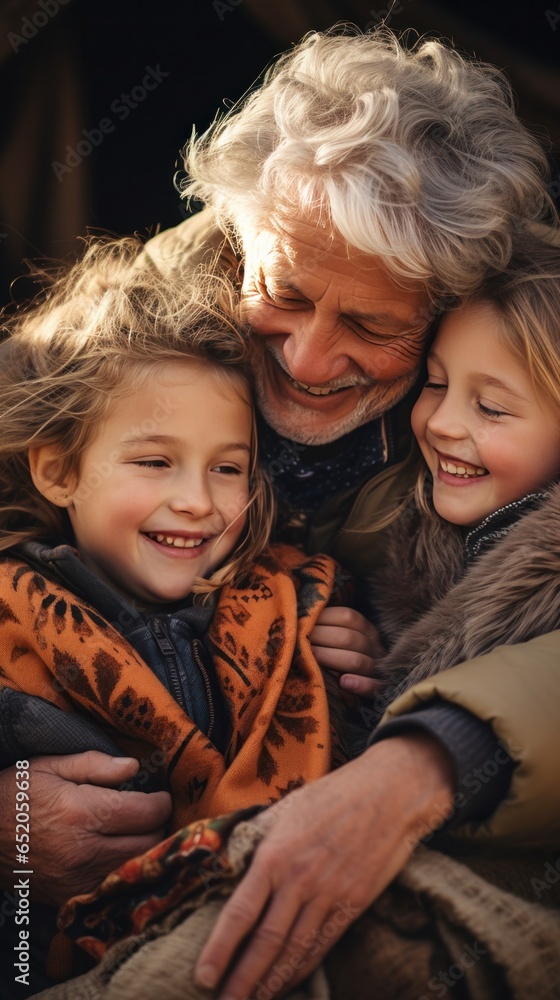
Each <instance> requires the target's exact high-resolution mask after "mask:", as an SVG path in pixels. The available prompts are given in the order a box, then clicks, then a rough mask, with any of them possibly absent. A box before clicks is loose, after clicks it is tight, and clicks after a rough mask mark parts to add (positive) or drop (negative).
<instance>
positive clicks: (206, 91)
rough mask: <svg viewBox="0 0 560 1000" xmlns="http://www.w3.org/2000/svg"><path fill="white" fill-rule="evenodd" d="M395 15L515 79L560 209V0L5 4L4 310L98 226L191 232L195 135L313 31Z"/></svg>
mask: <svg viewBox="0 0 560 1000" xmlns="http://www.w3.org/2000/svg"><path fill="white" fill-rule="evenodd" d="M548 4H550V6H548ZM383 19H385V22H386V23H387V24H388V25H390V27H392V28H394V29H395V30H397V31H403V30H405V29H407V28H414V29H416V31H417V32H419V33H421V34H424V33H426V34H436V35H443V36H445V37H446V38H448V39H451V40H452V41H453V42H454V43H455V45H457V46H458V47H459V48H460V49H461V50H462V51H463V52H466V53H469V54H476V56H477V57H479V58H481V59H484V60H488V61H490V62H492V63H495V64H496V65H498V66H500V67H501V68H503V69H505V71H506V72H507V74H508V76H509V78H510V80H511V81H512V84H513V87H514V90H515V92H516V94H517V97H518V103H519V113H520V116H521V117H522V119H523V120H524V121H525V122H526V123H528V124H530V125H531V127H532V128H533V130H534V131H535V132H536V134H537V135H538V136H539V138H540V139H541V141H542V142H543V143H544V144H545V146H546V149H547V151H548V153H549V156H550V159H551V165H552V183H551V193H552V194H553V196H555V197H556V198H557V200H558V196H559V195H560V161H559V157H558V151H559V149H560V114H559V110H560V66H559V60H558V53H559V50H560V0H523V2H518V3H515V2H513V3H512V2H508V0H469V2H468V3H466V2H464V0H463V2H459V0H396V2H393V0H346V2H338V0H282V3H278V4H276V3H266V2H265V0H194V2H184V3H178V2H177V0H174V2H173V0H136V2H134V0H0V78H1V100H0V122H1V128H0V259H1V265H0V301H1V302H6V301H7V300H8V299H9V298H10V296H12V297H13V298H16V299H21V298H22V297H25V293H26V281H25V279H24V278H21V277H19V278H18V280H17V281H15V282H14V278H17V277H18V276H20V275H23V274H24V272H25V270H26V268H25V266H24V263H23V261H24V259H25V258H30V259H40V258H44V257H49V258H52V257H55V258H60V257H65V256H68V255H71V254H73V253H75V252H76V250H77V248H78V247H79V244H78V241H77V239H76V237H77V236H79V235H83V234H85V233H86V232H87V231H97V230H101V231H103V232H105V231H111V232H113V233H115V234H126V233H131V232H139V233H141V234H142V235H148V234H149V233H154V232H156V231H157V228H158V227H161V228H166V227H169V226H173V225H176V224H177V223H178V222H180V221H181V218H183V217H184V214H185V212H184V208H183V206H182V203H181V202H180V199H179V195H178V193H177V191H176V190H175V188H174V186H173V176H174V172H175V169H176V167H177V166H180V149H181V146H182V145H183V143H184V142H185V140H186V138H187V137H188V136H189V134H190V132H191V130H192V128H193V126H194V127H196V129H197V130H202V129H204V128H205V127H206V126H207V125H208V124H209V123H210V121H211V119H212V118H213V116H214V114H215V112H216V110H218V109H219V108H221V109H223V108H224V107H225V106H228V105H229V104H230V103H232V102H234V101H235V100H237V99H238V98H239V97H240V96H241V95H242V94H243V92H244V91H245V90H246V89H247V88H248V87H250V85H251V84H252V82H253V81H254V80H255V78H256V77H257V76H258V75H259V73H260V72H261V70H262V69H263V68H264V67H265V65H266V64H267V63H268V62H269V60H270V59H271V58H272V57H273V56H274V55H275V54H276V53H278V52H280V51H282V50H283V49H285V48H286V47H288V46H289V45H290V43H292V42H294V41H297V40H298V39H299V38H300V37H301V36H302V35H303V34H304V33H305V32H306V31H308V30H310V29H312V28H315V29H322V28H326V27H329V26H330V25H332V24H334V23H335V22H337V21H350V22H353V23H354V24H356V25H358V26H359V27H360V28H366V27H372V26H373V25H374V24H376V23H378V22H380V21H382V20H383ZM10 289H11V291H10Z"/></svg>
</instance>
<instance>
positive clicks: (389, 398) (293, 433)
mask: <svg viewBox="0 0 560 1000" xmlns="http://www.w3.org/2000/svg"><path fill="white" fill-rule="evenodd" d="M417 374H418V373H417V371H416V370H415V371H413V372H411V373H410V374H408V375H403V376H401V378H398V379H395V381H394V382H387V383H382V382H378V383H376V384H375V385H373V386H372V387H371V389H370V390H369V391H368V392H367V393H366V394H365V395H364V396H363V397H362V398H361V400H360V401H359V403H358V405H357V406H356V407H355V408H354V410H353V411H352V413H349V414H348V416H346V417H344V418H343V419H341V420H337V421H334V422H333V424H332V425H331V426H330V427H323V428H321V430H318V431H315V432H313V431H311V432H310V431H306V430H305V420H306V416H307V414H306V410H305V407H304V406H301V405H299V404H298V403H294V402H293V401H292V400H291V399H289V400H286V401H285V405H284V406H283V408H282V412H281V413H278V412H277V410H276V408H275V407H273V406H271V405H270V403H269V400H268V398H267V397H266V394H265V392H264V390H263V386H262V385H259V384H257V385H256V386H255V395H256V397H257V404H258V407H259V410H260V411H261V413H262V415H263V417H264V419H265V420H266V422H267V424H269V426H270V427H272V429H273V430H275V431H276V433H277V434H279V435H280V436H281V437H284V438H287V439H288V440H289V441H295V442H296V443H297V444H304V445H319V444H329V443H330V442H331V441H336V440H337V439H338V438H340V437H343V436H344V435H345V434H349V433H350V431H353V430H355V429H356V428H357V427H362V426H363V424H367V423H369V421H370V420H375V419H376V418H377V417H381V416H382V415H383V414H384V413H387V411H388V410H390V409H391V408H392V407H393V406H395V404H396V403H398V402H399V401H400V400H401V399H403V397H404V396H406V394H407V392H408V390H409V389H411V388H412V386H413V385H414V382H415V380H416V376H417Z"/></svg>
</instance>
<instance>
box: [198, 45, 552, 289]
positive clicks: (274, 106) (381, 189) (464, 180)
mask: <svg viewBox="0 0 560 1000" xmlns="http://www.w3.org/2000/svg"><path fill="white" fill-rule="evenodd" d="M185 169H186V172H187V175H188V176H187V180H186V181H185V182H184V184H183V192H184V195H185V196H186V197H187V198H195V199H199V200H202V201H203V202H205V203H206V204H208V205H210V206H212V208H213V209H214V210H215V212H216V215H217V219H218V222H219V224H220V225H221V226H222V227H223V228H224V229H225V230H228V231H229V232H230V234H231V235H232V237H233V238H234V240H237V242H240V243H241V246H242V243H243V234H244V233H246V234H247V235H250V234H251V232H252V233H254V232H255V231H257V230H258V228H259V227H260V226H263V225H264V226H266V227H267V228H271V227H272V228H274V227H275V226H281V225H282V224H283V222H286V220H292V221H293V220H294V219H303V220H305V219H309V218H310V217H311V218H313V219H315V220H317V221H318V223H321V222H323V223H325V224H326V225H327V226H329V228H331V229H332V230H333V231H334V232H339V233H340V234H341V235H342V236H343V238H344V239H345V240H346V241H347V243H348V244H349V245H350V246H352V247H356V248H358V249H360V250H363V251H364V252H365V253H368V254H375V255H379V256H380V257H382V258H383V260H384V262H385V263H386V265H387V267H388V268H389V270H390V271H391V273H392V274H393V276H394V277H396V278H400V279H401V280H402V279H403V278H404V279H409V280H410V279H413V280H415V281H421V282H423V283H424V284H425V285H426V287H427V288H428V290H429V292H430V293H431V295H432V296H433V297H434V298H439V297H442V296H447V295H452V296H455V295H457V296H463V295H466V294H471V293H472V292H473V291H474V290H475V289H476V288H478V287H479V286H480V284H481V282H482V281H483V280H484V279H485V277H486V276H487V275H488V274H489V273H491V272H492V271H493V270H501V269H503V268H504V267H505V266H506V265H507V263H508V260H509V257H510V254H511V250H512V238H513V230H514V228H515V224H516V222H517V220H530V219H532V220H538V219H543V218H545V217H547V216H548V215H549V214H550V213H554V208H553V203H552V201H551V199H550V197H549V195H548V193H547V189H546V180H547V176H548V165H547V161H546V157H545V155H544V153H543V151H542V150H541V149H540V147H539V144H538V143H537V141H536V139H535V138H533V137H532V136H531V134H530V133H529V132H528V130H527V129H526V128H525V127H524V126H523V125H522V124H521V122H520V121H519V120H518V118H517V116H516V113H515V109H514V101H513V97H512V93H511V88H510V85H509V83H508V81H507V79H506V78H505V76H504V75H503V74H502V73H501V72H500V71H499V70H497V69H496V68H495V67H493V66H490V65H488V64H485V63H482V62H476V61H474V60H469V59H467V58H465V57H464V56H462V55H460V54H459V53H458V52H456V51H454V50H453V49H452V48H451V47H449V46H447V45H445V44H443V43H442V42H440V41H436V40H435V39H428V40H424V41H422V40H421V39H420V40H419V41H418V42H417V44H415V45H414V46H413V47H412V48H411V49H406V48H405V47H404V46H403V45H402V44H401V42H400V41H399V39H398V38H397V36H396V35H394V34H393V33H392V32H391V31H390V30H389V29H387V28H382V29H379V30H376V31H374V32H372V33H368V34H361V33H360V32H359V30H358V29H357V28H356V29H352V28H348V27H344V26H342V27H337V28H335V29H332V30H331V31H329V32H325V33H318V32H314V33H311V34H309V35H307V36H306V37H305V38H304V39H303V40H302V41H301V42H300V43H299V44H298V45H296V46H294V48H293V49H292V50H291V51H289V52H287V53H285V54H284V55H282V56H281V57H280V58H279V59H278V60H277V62H276V63H275V64H274V65H273V66H272V68H270V69H269V70H268V72H266V73H265V75H264V78H263V81H262V85H261V86H260V87H259V88H258V89H256V90H254V91H253V92H252V93H251V94H250V95H249V96H248V97H246V98H245V99H243V100H242V101H240V102H239V103H238V104H237V105H236V106H234V107H233V108H232V110H231V111H230V112H229V113H228V114H226V115H225V116H223V117H217V118H216V119H215V121H214V123H213V124H212V125H211V127H210V128H209V129H208V130H207V131H206V132H205V133H204V134H203V135H201V136H196V135H193V137H192V138H191V140H190V142H189V143H188V145H187V147H186V149H185Z"/></svg>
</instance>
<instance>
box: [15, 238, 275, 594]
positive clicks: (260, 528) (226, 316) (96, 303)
mask: <svg viewBox="0 0 560 1000" xmlns="http://www.w3.org/2000/svg"><path fill="white" fill-rule="evenodd" d="M141 251H142V243H141V241H140V240H139V239H136V238H133V237H130V238H124V239H118V240H95V241H90V242H89V244H88V246H87V249H86V251H85V253H84V255H83V256H82V258H81V259H80V260H79V261H78V263H76V264H74V265H73V266H72V267H71V268H70V269H68V268H65V269H63V270H59V271H57V272H55V273H54V274H52V275H50V276H47V279H46V280H47V288H46V290H44V291H43V292H42V294H40V296H39V297H38V298H37V299H36V300H35V301H34V302H33V303H31V305H30V306H27V307H25V308H23V309H22V310H20V311H19V312H16V313H15V314H14V315H13V316H11V317H9V318H8V319H7V320H5V322H4V323H3V327H2V333H3V336H4V338H5V339H4V340H3V342H2V343H1V344H0V551H1V550H5V549H8V548H10V547H12V546H14V545H18V544H21V543H22V542H25V541H28V540H31V539H44V540H53V539H61V538H64V537H65V535H67V532H68V520H67V514H66V512H65V511H64V510H61V509H60V508H58V507H57V506H55V505H54V504H52V503H50V502H49V501H48V500H47V499H45V498H44V497H43V496H42V495H41V494H40V493H39V491H38V490H37V489H36V488H35V486H34V484H33V481H32V479H31V474H30V469H29V461H28V452H29V449H30V448H37V447H41V446H44V445H56V447H57V450H58V451H59V453H60V456H61V466H60V479H61V480H62V479H64V478H66V477H67V476H68V475H70V474H72V473H77V472H78V470H79V464H80V459H81V456H82V454H83V452H84V449H85V448H86V446H87V445H88V444H89V443H90V442H91V440H92V438H93V436H94V435H95V433H96V431H97V428H98V427H99V425H100V423H101V422H102V421H103V420H104V419H105V418H106V417H107V414H108V412H109V410H110V408H111V406H112V404H113V403H114V402H115V400H116V399H118V398H120V397H121V396H123V395H125V394H126V393H127V392H130V390H131V388H133V387H134V385H135V384H138V381H139V380H141V379H142V378H144V377H148V376H149V375H150V374H151V373H153V371H154V370H156V369H158V368H159V367H160V366H161V365H163V364H167V363H169V362H170V361H178V360H180V361H183V362H184V361H185V360H189V359H192V360H193V362H196V363H197V364H203V365H209V366H210V367H211V368H212V369H213V370H215V371H216V372H217V373H218V374H219V375H220V377H223V378H225V379H226V380H227V381H228V382H229V383H230V384H232V385H233V386H234V388H235V389H236V391H237V392H239V393H240V394H241V395H242V396H243V397H244V398H245V399H246V400H247V402H248V403H249V404H250V405H253V404H252V393H251V386H250V378H251V374H250V365H251V346H250V342H249V339H248V338H247V337H246V336H245V335H244V333H243V330H242V326H241V323H240V321H239V315H238V305H237V299H236V294H235V292H234V290H233V288H232V286H231V285H230V284H229V283H228V281H227V279H226V278H224V277H223V276H222V275H218V274H216V273H214V271H213V270H212V268H211V267H210V265H207V266H206V268H205V270H204V271H198V272H192V271H191V273H190V274H184V275H176V276H166V277H165V278H164V277H163V276H162V275H161V274H160V273H159V272H158V271H157V269H155V268H153V267H152V266H150V265H149V263H147V262H145V261H144V260H143V259H142V257H141ZM41 276H42V277H43V278H44V277H45V274H44V272H42V274H41ZM273 518H274V502H273V498H272V490H271V487H270V484H269V482H268V479H267V477H266V475H265V473H264V472H263V470H262V469H261V468H260V466H259V464H258V461H257V440H256V430H255V422H254V420H253V434H252V459H251V468H250V495H249V500H248V504H247V522H246V526H245V530H244V532H243V534H242V536H241V538H240V540H239V542H238V545H237V547H236V549H235V551H234V553H233V554H232V556H231V558H230V559H229V560H228V562H227V564H226V565H224V566H222V567H221V568H220V569H218V570H217V571H216V572H215V573H214V574H213V575H212V577H211V578H210V579H208V580H203V581H202V580H200V581H198V582H197V584H196V585H195V587H194V588H193V589H194V590H195V592H197V593H208V592H210V591H212V590H214V589H216V588H217V587H219V586H222V585H224V584H225V583H229V582H233V581H235V580H237V579H238V578H239V577H240V576H241V575H242V574H244V573H245V572H246V570H247V569H248V567H249V565H250V564H251V563H252V562H253V561H254V559H255V558H256V557H257V556H258V555H259V554H260V553H261V552H262V550H263V549H264V548H265V547H266V545H267V544H268V539H269V536H270V530H271V526H272V522H273Z"/></svg>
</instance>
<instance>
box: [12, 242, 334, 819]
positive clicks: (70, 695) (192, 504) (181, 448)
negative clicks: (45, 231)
mask: <svg viewBox="0 0 560 1000" xmlns="http://www.w3.org/2000/svg"><path fill="white" fill-rule="evenodd" d="M140 251H141V245H140V243H139V242H138V241H136V240H133V239H131V240H121V241H116V242H114V243H111V242H109V243H107V244H106V245H104V244H92V245H91V246H90V248H89V250H88V251H87V253H86V254H85V256H84V258H83V260H82V261H81V262H79V263H78V264H77V265H75V266H74V267H73V268H72V269H71V270H70V271H69V272H68V273H66V274H64V275H63V276H62V277H61V278H60V279H59V280H58V281H55V283H54V284H53V285H52V287H51V288H50V291H48V293H47V295H46V296H45V298H44V300H43V301H42V302H39V304H35V305H33V306H32V307H31V308H30V309H27V310H23V311H22V312H21V314H17V315H15V316H14V317H13V318H12V319H11V320H10V321H8V325H7V332H8V333H9V336H8V337H7V339H5V340H4V342H3V343H2V345H1V346H0V362H1V363H0V368H1V375H0V550H2V558H1V559H0V611H1V615H2V622H3V642H2V651H1V654H0V660H1V662H0V668H1V671H2V678H3V679H2V685H0V699H1V700H2V707H3V718H4V719H5V723H6V724H5V727H4V730H3V734H0V759H1V760H2V761H3V762H4V766H8V765H9V764H12V763H14V762H15V759H16V757H17V758H18V759H25V758H26V757H32V756H37V755H39V754H41V753H77V752H80V751H82V750H88V749H98V750H104V751H105V752H108V753H112V754H121V755H122V754H125V755H131V756H135V757H139V758H142V759H146V760H148V761H149V766H148V765H146V769H144V773H143V772H142V771H141V772H140V777H139V778H138V779H137V784H138V785H140V786H142V787H143V788H144V790H146V789H147V788H162V787H163V788H166V789H169V790H170V791H171V793H172V797H173V808H174V811H173V817H172V821H171V822H172V825H173V826H177V824H181V823H183V822H187V821H189V820H191V819H192V818H195V817H196V816H215V815H216V814H217V812H219V811H222V812H224V811H228V809H234V808H237V807H242V806H246V805H253V804H255V803H262V802H265V803H267V802H270V801H273V800H274V799H276V798H278V797H280V795H281V794H283V792H284V791H285V790H287V789H288V788H290V787H291V786H292V784H293V783H294V782H295V783H301V782H302V781H305V780H308V779H310V778H312V777H318V776H319V775H321V774H324V773H326V772H327V771H328V770H329V769H330V767H331V764H332V760H333V754H334V753H336V747H337V744H336V740H335V741H334V742H333V740H332V738H331V737H332V734H331V725H330V721H329V713H328V708H327V695H326V690H325V684H324V682H323V677H322V674H321V670H320V668H319V667H318V665H317V663H316V662H315V660H314V659H313V656H312V654H311V649H310V646H309V643H308V641H307V635H308V633H309V631H310V629H311V628H312V627H313V623H314V621H315V619H316V617H317V615H318V613H319V611H320V610H321V608H322V607H323V605H324V604H325V603H326V602H327V601H328V600H329V599H330V598H331V596H332V594H333V591H334V589H335V577H336V566H335V564H334V562H333V561H332V560H331V559H329V558H328V557H326V556H324V557H323V556H319V557H316V558H315V559H313V560H308V559H306V557H305V556H303V555H302V554H301V553H300V552H299V550H295V549H291V548H288V547H287V546H275V547H269V545H268V539H269V532H270V527H271V523H272V520H273V501H272V496H271V490H270V485H269V483H268V480H267V478H266V475H265V474H264V473H263V471H262V470H261V468H260V466H259V465H258V462H257V456H256V447H257V445H256V434H255V421H254V411H253V402H252V392H251V381H250V369H249V364H250V361H251V348H250V345H249V344H248V343H247V340H246V338H245V337H244V336H243V334H242V332H241V328H240V327H238V326H237V325H236V316H237V312H236V304H235V300H234V296H233V292H232V291H231V289H230V287H229V285H228V284H227V282H226V281H225V280H224V279H223V278H213V277H212V275H211V273H209V272H208V271H207V272H205V274H202V273H201V274H200V275H199V278H198V281H197V283H196V289H195V288H194V287H192V288H190V287H188V286H187V287H185V281H184V280H183V279H182V278H181V277H178V278H177V280H176V282H173V281H171V280H170V279H168V278H165V279H164V278H162V277H161V276H160V275H159V273H158V272H157V271H155V269H153V268H150V267H148V268H144V267H142V265H141V264H140V263H139V259H138V258H139V252H140ZM191 280H192V276H191ZM193 285H194V282H193ZM14 692H16V693H17V695H18V697H17V698H15V695H14ZM21 697H25V698H27V699H29V698H31V699H32V700H33V699H34V702H35V703H36V704H33V705H31V706H30V704H29V701H26V702H23V703H22V702H21V700H19V701H18V698H20V699H21ZM39 699H43V701H39ZM61 710H62V711H61ZM22 713H23V714H22ZM24 716H25V718H26V720H27V721H26V724H25V725H23V726H22V725H20V721H21V719H22V718H23V717H24Z"/></svg>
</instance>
